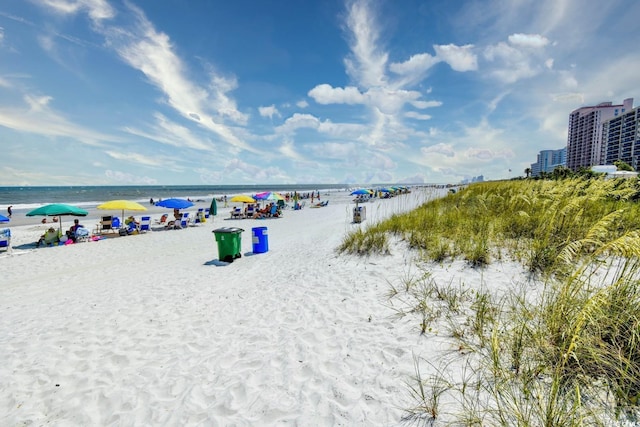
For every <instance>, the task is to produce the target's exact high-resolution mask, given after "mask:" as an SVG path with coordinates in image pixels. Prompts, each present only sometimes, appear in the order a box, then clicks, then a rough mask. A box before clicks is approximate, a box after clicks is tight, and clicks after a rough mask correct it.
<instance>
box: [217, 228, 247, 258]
mask: <svg viewBox="0 0 640 427" xmlns="http://www.w3.org/2000/svg"><path fill="white" fill-rule="evenodd" d="M243 231H244V230H243V229H242V228H238V227H223V228H217V229H215V230H213V233H214V234H215V236H216V242H218V259H219V260H220V261H226V262H233V260H234V259H236V258H240V257H241V256H242V254H241V253H240V251H241V250H242V234H241V233H242V232H243Z"/></svg>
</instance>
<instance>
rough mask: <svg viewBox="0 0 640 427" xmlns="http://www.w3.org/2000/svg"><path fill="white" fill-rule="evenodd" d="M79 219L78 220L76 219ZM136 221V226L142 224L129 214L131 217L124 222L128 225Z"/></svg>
mask: <svg viewBox="0 0 640 427" xmlns="http://www.w3.org/2000/svg"><path fill="white" fill-rule="evenodd" d="M76 221H77V220H76ZM131 223H134V224H135V226H136V227H138V226H139V225H140V223H139V222H138V221H136V218H135V217H134V216H133V215H131V216H129V218H127V219H125V220H124V224H125V225H126V226H127V227H128V226H129V224H131Z"/></svg>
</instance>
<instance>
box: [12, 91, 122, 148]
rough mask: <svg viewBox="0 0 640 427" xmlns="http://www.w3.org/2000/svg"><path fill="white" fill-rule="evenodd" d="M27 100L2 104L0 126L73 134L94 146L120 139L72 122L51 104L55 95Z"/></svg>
mask: <svg viewBox="0 0 640 427" xmlns="http://www.w3.org/2000/svg"><path fill="white" fill-rule="evenodd" d="M23 100H24V102H25V104H26V105H25V107H24V108H19V107H11V108H0V126H5V127H7V128H10V129H14V130H17V131H23V132H28V133H32V134H37V135H44V136H50V137H70V138H73V139H76V140H78V141H81V142H83V143H85V144H88V145H94V146H95V145H100V141H118V140H119V138H116V137H114V136H110V135H106V134H103V133H100V132H96V131H93V130H91V129H89V128H85V127H83V126H80V125H78V124H75V123H73V122H70V121H69V120H67V119H66V118H65V117H64V116H62V115H61V114H59V113H58V112H56V111H55V110H54V109H52V108H50V106H49V104H50V103H51V102H52V101H53V98H52V97H51V96H33V95H25V96H24V98H23Z"/></svg>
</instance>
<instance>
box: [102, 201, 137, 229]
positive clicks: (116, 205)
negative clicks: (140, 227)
mask: <svg viewBox="0 0 640 427" xmlns="http://www.w3.org/2000/svg"><path fill="white" fill-rule="evenodd" d="M96 209H101V210H105V211H110V210H119V211H122V218H121V219H120V224H122V225H123V226H124V211H125V210H127V211H146V210H147V208H145V207H144V206H142V205H141V204H140V203H138V202H132V201H130V200H110V201H108V202H104V203H103V204H101V205H98V206H96Z"/></svg>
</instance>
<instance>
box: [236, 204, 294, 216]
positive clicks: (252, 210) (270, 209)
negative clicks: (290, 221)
mask: <svg viewBox="0 0 640 427" xmlns="http://www.w3.org/2000/svg"><path fill="white" fill-rule="evenodd" d="M230 215H231V218H236V219H243V218H248V219H251V218H252V219H263V218H280V217H282V207H281V206H280V205H278V204H276V203H273V202H271V203H269V204H266V205H265V206H264V207H263V208H260V205H259V204H257V203H255V204H254V203H248V204H247V205H246V206H245V207H244V211H243V210H242V209H240V208H235V209H233V210H232V211H231V212H230Z"/></svg>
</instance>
